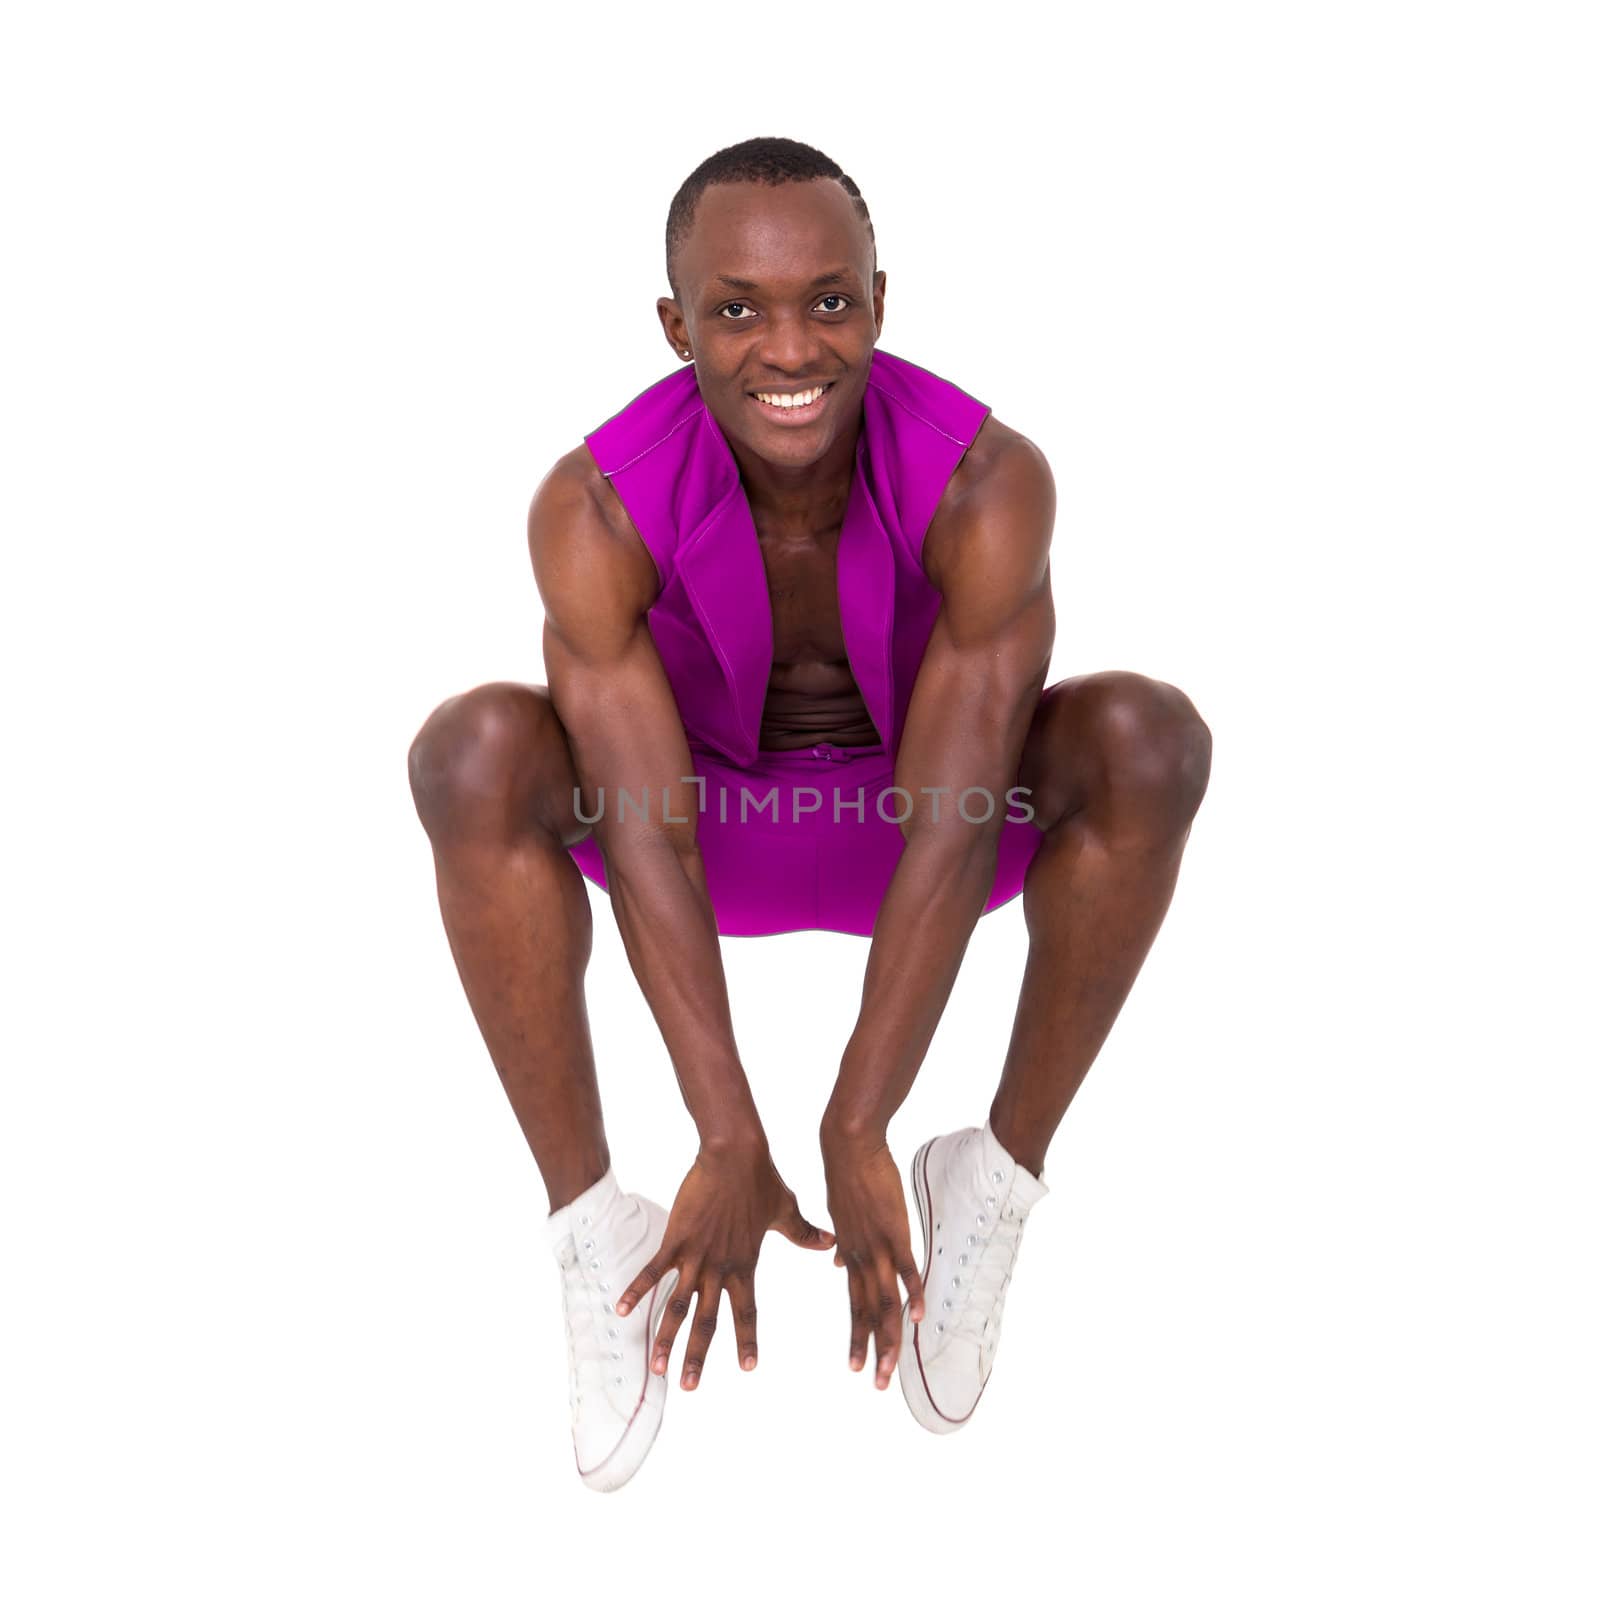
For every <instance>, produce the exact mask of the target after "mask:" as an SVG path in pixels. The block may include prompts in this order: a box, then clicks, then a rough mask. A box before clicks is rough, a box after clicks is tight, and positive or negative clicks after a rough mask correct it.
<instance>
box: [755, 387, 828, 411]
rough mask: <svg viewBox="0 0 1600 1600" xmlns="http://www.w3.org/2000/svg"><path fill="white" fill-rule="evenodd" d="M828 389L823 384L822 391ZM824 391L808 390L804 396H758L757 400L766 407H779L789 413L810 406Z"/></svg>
mask: <svg viewBox="0 0 1600 1600" xmlns="http://www.w3.org/2000/svg"><path fill="white" fill-rule="evenodd" d="M827 387H828V386H827V384H823V386H822V389H826V388H827ZM822 389H807V390H806V391H805V392H804V393H802V394H758V395H757V396H756V399H757V400H760V401H762V402H763V403H764V404H766V405H769V406H778V407H779V408H780V409H782V410H784V411H788V410H790V409H791V408H792V407H794V406H808V405H810V404H811V402H812V401H813V400H815V399H817V398H818V397H819V396H820V395H821V393H822Z"/></svg>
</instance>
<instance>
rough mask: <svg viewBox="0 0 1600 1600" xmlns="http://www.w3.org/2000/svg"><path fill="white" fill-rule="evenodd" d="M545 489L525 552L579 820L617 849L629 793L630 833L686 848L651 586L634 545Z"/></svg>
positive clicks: (684, 752)
mask: <svg viewBox="0 0 1600 1600" xmlns="http://www.w3.org/2000/svg"><path fill="white" fill-rule="evenodd" d="M545 490H546V486H545V485H541V489H540V495H539V496H536V497H535V501H534V505H533V508H532V510H530V512H529V524H528V542H529V550H530V554H531V556H532V559H533V567H534V576H535V580H536V581H537V583H538V586H539V593H540V596H541V598H542V599H543V601H544V609H545V619H544V658H545V675H546V678H547V680H548V687H549V690H550V700H551V704H552V705H553V706H554V707H555V710H556V714H557V716H559V717H560V719H561V723H562V727H563V728H564V729H565V731H566V734H567V740H568V744H569V746H570V748H571V751H572V759H573V765H574V766H575V768H576V770H577V775H578V781H579V784H580V786H581V788H582V790H583V797H584V805H585V811H586V813H587V814H589V815H594V814H595V813H596V812H597V811H598V812H599V813H600V815H601V821H599V822H597V823H596V824H595V830H596V835H597V837H598V839H599V841H600V843H601V844H602V845H604V846H608V847H614V846H615V845H616V844H618V843H620V842H622V840H621V835H620V833H619V831H618V829H617V827H616V823H617V822H618V821H619V813H620V809H621V806H622V799H621V797H622V791H623V790H624V789H626V790H627V791H628V794H629V796H630V801H629V808H628V810H627V817H626V824H627V827H628V828H629V829H630V830H638V834H639V836H652V835H662V834H664V835H665V836H666V837H667V838H669V839H670V841H671V842H672V844H673V845H674V847H675V848H678V849H680V850H682V849H687V848H690V847H692V845H693V841H694V823H693V818H694V815H695V811H696V801H697V793H698V791H697V790H696V788H695V787H694V786H693V784H692V779H693V777H694V771H693V768H692V766H691V764H690V758H689V746H688V740H687V737H686V735H685V733H684V728H683V720H682V717H681V716H680V715H679V712H678V706H677V702H676V700H675V699H674V697H673V694H672V688H671V685H670V683H669V682H668V680H667V674H666V669H665V668H664V666H663V665H662V662H661V656H660V652H659V651H658V650H657V649H656V644H655V639H654V637H653V636H652V635H651V632H650V626H649V621H648V610H649V605H650V602H651V599H652V598H653V587H652V585H651V583H650V580H649V577H648V576H647V574H646V572H645V570H644V567H643V566H642V565H641V563H640V561H639V554H640V551H641V550H642V546H641V547H640V548H639V549H637V550H636V549H634V548H632V547H630V546H629V545H628V544H627V543H626V542H624V541H623V540H622V539H620V538H619V537H618V535H617V533H616V530H614V529H612V528H610V527H608V526H607V525H606V523H605V521H604V519H603V518H601V517H599V516H598V514H597V513H595V512H594V511H593V510H592V509H590V508H586V507H585V506H584V505H583V503H582V498H581V496H580V497H576V498H575V497H574V496H573V494H571V493H570V492H562V491H557V492H555V493H552V494H550V495H548V496H547V495H546V493H545ZM644 554H645V559H646V561H648V552H644ZM652 571H653V568H652ZM641 811H642V812H643V813H644V815H643V817H642V818H641V814H640V813H641ZM671 818H688V819H689V820H688V821H687V823H683V822H678V823H676V824H674V823H673V822H671V821H669V820H668V819H671Z"/></svg>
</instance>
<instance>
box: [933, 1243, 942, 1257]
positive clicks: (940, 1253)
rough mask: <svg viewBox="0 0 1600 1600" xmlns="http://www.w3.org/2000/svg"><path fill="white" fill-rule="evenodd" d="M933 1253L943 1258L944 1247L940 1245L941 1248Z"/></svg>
mask: <svg viewBox="0 0 1600 1600" xmlns="http://www.w3.org/2000/svg"><path fill="white" fill-rule="evenodd" d="M933 1253H934V1254H935V1255H936V1256H942V1255H943V1254H944V1246H943V1245H940V1246H939V1248H938V1249H937V1250H935V1251H934V1252H933Z"/></svg>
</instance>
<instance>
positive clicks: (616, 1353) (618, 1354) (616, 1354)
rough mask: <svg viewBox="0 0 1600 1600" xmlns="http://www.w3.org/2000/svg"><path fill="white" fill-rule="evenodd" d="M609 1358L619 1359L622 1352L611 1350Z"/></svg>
mask: <svg viewBox="0 0 1600 1600" xmlns="http://www.w3.org/2000/svg"><path fill="white" fill-rule="evenodd" d="M611 1359H612V1360H613V1361H620V1360H621V1359H622V1352H621V1351H620V1350H613V1351H612V1352H611Z"/></svg>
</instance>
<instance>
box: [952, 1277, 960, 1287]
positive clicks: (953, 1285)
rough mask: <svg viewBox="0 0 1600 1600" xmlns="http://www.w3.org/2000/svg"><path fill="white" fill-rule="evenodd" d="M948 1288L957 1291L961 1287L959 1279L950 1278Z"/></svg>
mask: <svg viewBox="0 0 1600 1600" xmlns="http://www.w3.org/2000/svg"><path fill="white" fill-rule="evenodd" d="M950 1287H951V1288H952V1289H959V1288H960V1287H961V1280H960V1279H959V1278H952V1279H951V1280H950Z"/></svg>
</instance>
